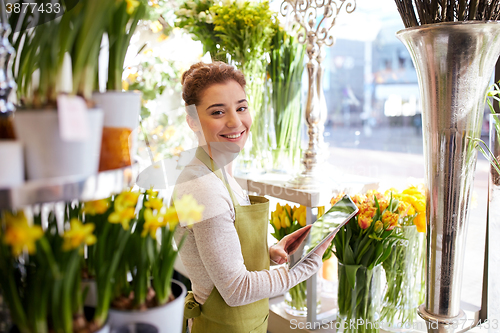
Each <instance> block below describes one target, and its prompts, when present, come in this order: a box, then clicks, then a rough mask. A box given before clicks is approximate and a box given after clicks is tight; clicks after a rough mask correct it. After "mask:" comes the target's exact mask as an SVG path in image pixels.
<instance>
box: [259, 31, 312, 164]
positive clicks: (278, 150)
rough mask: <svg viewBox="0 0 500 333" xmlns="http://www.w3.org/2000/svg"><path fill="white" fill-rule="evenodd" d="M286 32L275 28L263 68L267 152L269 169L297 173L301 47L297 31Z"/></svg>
mask: <svg viewBox="0 0 500 333" xmlns="http://www.w3.org/2000/svg"><path fill="white" fill-rule="evenodd" d="M289 30H290V31H291V32H290V33H289V32H287V30H285V29H284V28H282V27H281V26H280V25H279V24H276V25H275V33H274V36H273V38H272V40H271V52H270V56H271V57H270V60H271V61H270V62H269V65H268V66H267V71H268V73H269V79H270V81H271V87H272V93H271V106H272V109H273V110H272V126H273V127H274V133H272V134H271V139H270V140H271V148H272V149H273V150H272V151H273V169H275V170H280V169H281V168H283V165H286V170H285V171H286V172H290V168H292V169H297V168H298V166H299V164H300V160H301V149H300V144H301V137H302V136H301V126H302V119H303V115H304V114H303V111H302V107H301V106H302V105H301V100H300V95H301V88H302V74H303V72H304V55H305V45H302V44H300V43H299V42H298V40H297V36H296V34H297V27H295V28H292V29H289Z"/></svg>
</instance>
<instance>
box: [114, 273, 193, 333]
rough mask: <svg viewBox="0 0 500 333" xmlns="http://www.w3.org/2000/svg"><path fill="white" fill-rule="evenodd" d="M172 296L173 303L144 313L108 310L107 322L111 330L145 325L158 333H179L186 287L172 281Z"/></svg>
mask: <svg viewBox="0 0 500 333" xmlns="http://www.w3.org/2000/svg"><path fill="white" fill-rule="evenodd" d="M172 294H173V295H174V297H175V299H174V300H173V301H171V302H169V303H167V304H165V305H162V306H159V307H156V308H151V309H147V310H146V311H138V310H117V309H110V310H109V318H108V322H109V324H110V325H111V327H112V328H113V329H114V328H117V327H122V326H125V325H127V324H134V323H146V324H151V325H153V326H155V327H156V328H158V333H181V331H182V320H183V317H184V298H185V297H186V294H187V291H186V287H184V285H183V284H182V283H180V282H178V281H175V280H172Z"/></svg>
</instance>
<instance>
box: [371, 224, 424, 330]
mask: <svg viewBox="0 0 500 333" xmlns="http://www.w3.org/2000/svg"><path fill="white" fill-rule="evenodd" d="M397 233H398V235H399V236H401V237H403V238H404V239H402V240H401V241H399V242H398V243H397V244H395V245H394V246H393V247H392V252H391V255H390V256H389V257H388V258H387V259H386V260H385V261H384V263H383V264H382V266H383V268H384V271H385V277H386V281H387V283H386V288H385V292H384V297H383V300H382V304H383V305H382V310H381V322H382V327H383V328H384V329H385V330H389V331H397V332H401V331H405V330H411V329H413V327H414V324H415V321H416V320H417V317H418V314H417V308H418V306H419V305H420V304H422V303H423V302H424V297H425V277H424V274H425V273H424V272H425V269H424V262H425V233H423V232H418V231H417V227H416V226H414V225H412V226H403V227H402V228H401V229H398V231H397Z"/></svg>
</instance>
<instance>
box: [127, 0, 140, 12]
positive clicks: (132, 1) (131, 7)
mask: <svg viewBox="0 0 500 333" xmlns="http://www.w3.org/2000/svg"><path fill="white" fill-rule="evenodd" d="M125 1H126V2H127V14H129V15H132V14H133V13H134V11H135V9H136V8H137V7H139V5H140V4H141V3H140V2H139V1H138V0H125Z"/></svg>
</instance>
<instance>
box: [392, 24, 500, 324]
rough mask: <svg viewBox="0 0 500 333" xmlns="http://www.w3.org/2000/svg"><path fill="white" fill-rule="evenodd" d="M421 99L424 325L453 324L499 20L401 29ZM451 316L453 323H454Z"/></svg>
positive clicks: (498, 48)
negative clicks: (424, 209) (424, 191)
mask: <svg viewBox="0 0 500 333" xmlns="http://www.w3.org/2000/svg"><path fill="white" fill-rule="evenodd" d="M397 37H398V38H399V39H400V40H401V41H402V42H403V44H405V46H406V47H407V48H408V50H409V52H410V54H411V57H412V60H413V63H414V64H415V68H416V71H417V76H418V82H419V86H420V94H421V100H422V118H423V119H422V123H423V138H424V158H425V166H426V167H425V168H426V169H425V181H426V187H427V269H426V299H425V304H422V305H421V306H420V307H419V314H420V316H421V317H422V318H423V319H425V320H426V322H427V329H428V331H429V332H453V331H454V326H455V327H457V326H459V325H457V324H459V323H460V320H461V319H462V318H463V316H464V313H463V311H462V310H461V309H460V296H461V295H460V294H461V288H462V271H463V254H464V249H465V236H466V231H467V222H468V216H469V214H468V207H469V202H470V196H471V189H472V185H473V182H474V171H475V168H476V159H477V153H476V150H475V148H474V142H473V140H471V139H472V138H479V137H480V134H481V125H482V120H483V113H484V102H485V93H486V89H487V87H488V84H489V82H490V79H491V76H492V73H493V69H494V66H495V63H496V61H497V58H498V55H499V54H500V23H498V22H479V21H469V22H449V23H438V24H429V25H424V26H420V27H414V28H409V29H405V30H401V31H399V32H398V33H397ZM454 324H455V325H454Z"/></svg>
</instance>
